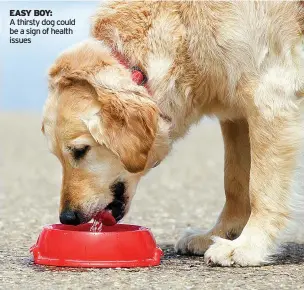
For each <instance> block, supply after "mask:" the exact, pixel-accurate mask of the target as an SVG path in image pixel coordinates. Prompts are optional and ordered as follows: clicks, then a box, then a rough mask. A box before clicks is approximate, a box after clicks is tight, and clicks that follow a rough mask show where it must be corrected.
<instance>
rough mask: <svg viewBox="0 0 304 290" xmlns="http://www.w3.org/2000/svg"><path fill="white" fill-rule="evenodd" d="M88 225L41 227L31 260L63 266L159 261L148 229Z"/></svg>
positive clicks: (152, 263) (153, 263)
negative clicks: (100, 228) (97, 229)
mask: <svg viewBox="0 0 304 290" xmlns="http://www.w3.org/2000/svg"><path fill="white" fill-rule="evenodd" d="M91 226H92V224H91V223H87V224H83V225H79V226H70V225H62V224H55V225H49V226H45V227H44V228H43V230H42V232H41V234H40V236H39V238H38V240H37V242H36V244H35V245H34V246H32V247H31V249H30V251H31V252H32V253H33V256H34V262H35V263H36V264H41V265H52V266H67V267H92V268H93V267H96V268H117V267H127V268H129V267H150V266H157V265H159V264H160V258H161V256H162V255H163V252H162V250H161V249H160V248H158V247H157V246H156V243H155V240H154V238H153V235H152V233H151V232H150V230H149V229H147V228H144V227H140V226H135V225H125V224H116V225H114V226H103V227H102V231H101V232H90V228H91Z"/></svg>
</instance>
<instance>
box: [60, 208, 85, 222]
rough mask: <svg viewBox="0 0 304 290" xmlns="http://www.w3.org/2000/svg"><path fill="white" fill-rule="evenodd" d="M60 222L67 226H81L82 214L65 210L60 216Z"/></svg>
mask: <svg viewBox="0 0 304 290" xmlns="http://www.w3.org/2000/svg"><path fill="white" fill-rule="evenodd" d="M59 219H60V222H61V223H62V224H65V225H74V226H76V225H79V224H80V222H81V221H80V214H79V212H77V211H73V210H69V209H68V210H64V211H63V212H62V213H61V214H60V217H59Z"/></svg>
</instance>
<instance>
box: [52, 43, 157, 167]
mask: <svg viewBox="0 0 304 290" xmlns="http://www.w3.org/2000/svg"><path fill="white" fill-rule="evenodd" d="M84 48H85V49H83V48H82V49H79V50H75V51H74V52H73V53H71V52H70V53H68V54H64V55H63V56H62V57H61V58H60V59H59V60H57V62H56V63H55V65H53V67H52V68H51V69H50V72H49V76H50V87H59V88H64V87H66V86H70V85H73V83H76V82H86V83H88V84H89V85H90V86H91V87H92V88H93V89H94V90H92V91H94V92H95V93H93V94H94V96H92V99H93V100H94V99H95V100H94V103H95V104H96V107H97V108H98V110H97V113H96V111H95V112H94V115H93V116H89V117H85V118H83V121H84V122H85V123H86V125H87V127H88V129H89V131H90V133H91V135H92V136H93V138H94V139H95V140H96V141H97V142H98V143H100V144H104V145H105V146H106V147H107V148H108V149H110V150H111V151H112V152H113V153H114V154H116V155H117V156H118V157H119V158H120V160H121V162H122V163H123V164H124V166H125V168H126V169H127V170H128V171H129V172H133V173H136V172H140V171H142V170H144V168H145V166H146V163H147V159H148V154H149V151H150V149H151V147H152V145H153V143H154V139H155V135H156V131H157V124H158V116H159V114H158V109H157V107H156V105H155V104H154V102H153V101H152V100H151V99H150V98H149V95H148V93H147V92H146V90H145V89H144V88H143V87H140V86H138V85H136V84H135V83H133V82H132V80H131V76H130V74H129V72H128V71H126V70H124V69H122V66H121V65H120V64H119V63H118V62H117V61H116V60H115V59H114V58H113V57H111V56H110V55H109V54H106V52H104V51H100V50H101V48H100V44H99V45H98V46H95V45H91V44H90V45H85V46H84Z"/></svg>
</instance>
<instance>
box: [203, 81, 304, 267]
mask: <svg viewBox="0 0 304 290" xmlns="http://www.w3.org/2000/svg"><path fill="white" fill-rule="evenodd" d="M271 80H273V79H269V78H268V79H267V81H269V82H270V83H267V81H265V82H262V84H261V85H260V87H258V88H257V90H256V92H255V93H254V94H253V96H252V98H251V100H253V102H252V105H251V106H250V105H248V106H247V114H248V124H249V137H250V146H251V169H250V182H249V196H250V205H251V215H250V217H249V220H248V222H247V224H246V226H245V228H244V230H243V232H242V234H241V235H240V236H239V237H238V238H237V239H235V240H233V241H229V240H225V239H222V238H220V237H215V238H214V244H213V245H211V246H210V248H209V249H208V250H207V252H206V253H205V261H206V262H207V263H208V264H218V265H223V266H231V265H233V264H238V265H241V266H253V265H260V264H262V263H265V262H268V261H269V258H270V255H272V254H274V253H275V251H276V248H277V242H278V238H279V236H280V233H281V231H283V230H284V229H285V227H286V225H287V222H288V220H289V218H290V216H291V209H290V207H289V204H290V199H291V180H292V177H293V173H294V170H295V166H296V157H297V153H298V150H299V143H300V142H299V141H300V130H301V128H300V121H299V112H298V108H297V106H296V103H295V102H294V101H293V91H292V90H291V89H290V88H288V87H285V86H284V85H285V84H286V81H284V82H283V80H280V79H277V80H276V81H277V82H278V83H275V84H274V83H271ZM279 82H281V84H282V85H281V84H280V83H279ZM250 102H251V101H250V100H248V103H250ZM248 103H247V104H248Z"/></svg>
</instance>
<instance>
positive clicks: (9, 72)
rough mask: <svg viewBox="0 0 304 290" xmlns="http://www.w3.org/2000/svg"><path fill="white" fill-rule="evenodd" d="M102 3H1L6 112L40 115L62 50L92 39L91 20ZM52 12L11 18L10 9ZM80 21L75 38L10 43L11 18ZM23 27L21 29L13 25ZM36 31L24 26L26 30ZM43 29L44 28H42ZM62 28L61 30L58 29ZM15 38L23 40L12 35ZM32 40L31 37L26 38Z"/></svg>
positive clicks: (0, 42) (2, 101)
mask: <svg viewBox="0 0 304 290" xmlns="http://www.w3.org/2000/svg"><path fill="white" fill-rule="evenodd" d="M99 3H100V2H96V1H83V2H69V1H57V2H56V1H52V2H49V1H39V2H28V1H27V2H25V1H20V2H19V1H18V2H14V1H9V2H0V7H1V9H0V21H1V22H0V33H1V38H0V47H1V48H0V50H1V54H0V64H1V99H0V108H1V109H2V110H22V111H36V112H40V111H41V108H42V106H43V103H44V100H45V98H46V96H47V71H48V68H49V67H50V65H51V64H52V62H53V61H54V60H55V58H56V57H57V56H58V55H59V53H60V52H61V51H63V50H64V49H66V48H67V47H69V46H71V45H72V44H74V43H77V42H79V41H81V40H84V39H86V38H88V36H89V32H90V17H91V16H92V15H93V14H94V11H95V9H96V7H97V6H98V5H99ZM17 9H28V10H29V9H46V10H48V9H50V10H52V12H53V16H52V17H34V16H33V15H32V16H29V17H10V15H9V11H10V10H17ZM16 18H21V19H34V18H35V19H38V20H39V19H44V18H47V19H54V20H58V19H70V18H72V19H74V18H75V19H76V25H75V26H71V28H72V29H73V30H74V33H73V34H72V35H60V34H57V35H36V36H32V37H31V38H32V42H31V43H27V44H24V43H22V44H20V43H17V44H16V43H10V42H9V38H10V35H9V29H10V26H9V23H10V20H11V19H16ZM11 27H12V28H20V27H21V26H19V27H18V26H15V27H14V26H11ZM30 27H32V28H34V27H33V26H24V28H30ZM39 28H43V26H40V27H39ZM57 28H59V27H57ZM11 36H12V37H21V36H20V35H19V36H15V35H11ZM23 37H29V36H25V35H24V36H23Z"/></svg>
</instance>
